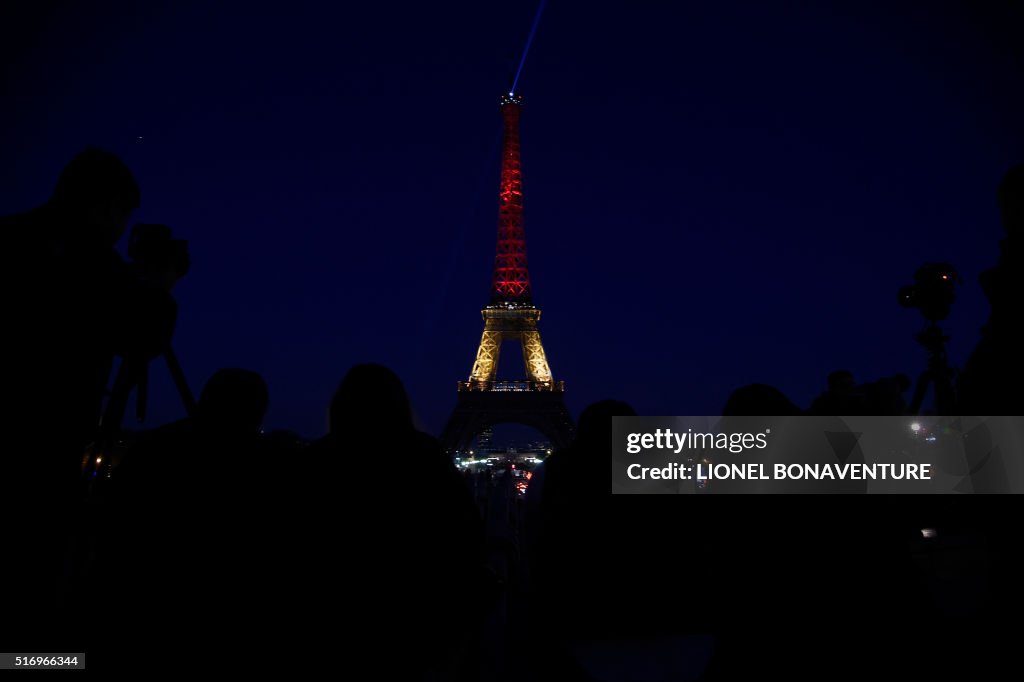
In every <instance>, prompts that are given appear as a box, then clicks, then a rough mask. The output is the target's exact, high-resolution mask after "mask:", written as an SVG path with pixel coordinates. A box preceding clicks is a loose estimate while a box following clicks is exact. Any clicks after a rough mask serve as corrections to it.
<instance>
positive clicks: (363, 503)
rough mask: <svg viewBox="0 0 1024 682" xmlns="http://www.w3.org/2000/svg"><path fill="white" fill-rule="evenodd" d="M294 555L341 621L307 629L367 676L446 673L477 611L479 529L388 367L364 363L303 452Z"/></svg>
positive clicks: (461, 486) (458, 480)
mask: <svg viewBox="0 0 1024 682" xmlns="http://www.w3.org/2000/svg"><path fill="white" fill-rule="evenodd" d="M303 462H304V464H303V466H302V468H301V469H300V470H299V471H298V478H297V480H296V489H295V495H296V501H297V503H298V509H299V510H301V512H300V518H301V519H302V523H303V524H304V525H305V528H300V529H299V531H300V532H302V533H304V534H303V536H302V537H303V542H302V545H301V546H300V547H299V548H298V549H297V554H298V555H299V556H301V557H303V558H302V561H303V564H302V565H303V566H304V567H305V566H309V567H310V568H311V569H312V570H311V571H310V572H309V573H308V574H306V573H305V568H303V572H304V579H305V580H306V586H307V587H308V589H309V590H310V592H309V593H308V598H309V599H310V600H320V601H322V602H323V603H324V604H325V608H327V609H329V610H330V611H332V612H335V613H337V614H338V616H339V618H340V619H341V621H342V623H343V624H344V628H345V629H347V631H348V632H349V633H354V634H349V635H343V634H342V627H341V626H340V625H339V627H337V628H328V629H327V630H321V623H322V622H321V621H319V620H317V621H316V622H309V623H307V624H306V625H307V626H308V629H307V630H305V631H304V632H305V633H307V634H308V635H309V636H310V637H312V638H313V639H314V641H318V642H323V643H325V644H329V645H330V646H331V647H333V650H335V651H343V652H345V656H346V660H347V661H348V665H353V664H354V663H353V662H358V664H359V665H365V666H367V668H366V669H367V670H369V671H372V673H373V674H371V677H380V678H381V679H384V678H389V679H390V678H391V677H395V676H397V677H395V679H398V678H399V677H401V678H403V679H418V678H419V677H421V676H423V675H426V674H427V673H432V674H440V673H442V672H450V671H451V669H452V666H453V665H455V663H454V661H456V660H457V659H458V657H459V656H458V654H459V652H460V651H464V649H465V647H466V645H467V642H469V640H470V638H471V633H472V630H473V627H474V619H475V618H476V617H477V616H478V614H479V605H478V603H477V602H478V601H479V599H480V590H479V589H478V588H477V585H478V584H479V579H480V576H481V573H482V568H483V555H482V526H481V521H480V518H479V514H478V511H477V508H476V505H475V503H474V501H473V499H472V495H471V494H470V492H469V489H468V487H467V486H466V484H465V482H464V480H463V479H462V477H461V476H460V475H459V473H458V471H457V470H456V468H455V466H454V464H453V463H452V462H451V460H450V459H449V458H448V457H447V455H445V454H444V452H443V451H442V449H441V446H440V443H438V441H437V440H436V439H434V438H432V437H431V436H428V435H426V434H424V433H421V432H419V431H417V430H416V429H415V428H414V426H413V419H412V412H411V409H410V405H409V399H408V396H407V395H406V392H405V388H404V387H403V386H402V383H401V381H400V380H399V378H398V377H397V376H396V375H395V374H394V372H392V371H391V370H389V369H388V368H386V367H383V366H381V365H371V364H367V365H356V366H355V367H353V368H352V369H351V370H350V371H349V372H348V374H347V375H346V376H345V378H344V379H343V380H342V382H341V384H340V386H339V387H338V390H337V392H336V393H335V396H334V399H333V400H332V402H331V409H330V432H329V434H328V435H327V436H326V437H325V438H323V439H322V440H321V441H319V442H317V443H315V444H313V445H312V446H310V447H309V448H308V449H307V450H306V451H305V453H304V456H303Z"/></svg>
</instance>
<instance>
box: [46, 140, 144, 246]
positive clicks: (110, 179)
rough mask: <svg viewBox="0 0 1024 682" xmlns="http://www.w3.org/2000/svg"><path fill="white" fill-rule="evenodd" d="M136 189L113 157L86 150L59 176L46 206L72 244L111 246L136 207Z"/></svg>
mask: <svg viewBox="0 0 1024 682" xmlns="http://www.w3.org/2000/svg"><path fill="white" fill-rule="evenodd" d="M139 199H140V193H139V186H138V184H137V183H136V182H135V178H134V176H133V175H132V172H131V171H130V170H128V167H127V166H126V165H124V162H122V161H121V159H119V158H118V157H117V156H115V155H114V154H111V153H109V152H105V151H102V150H100V149H96V148H95V147H89V148H87V149H85V150H84V151H82V152H80V153H79V154H77V155H76V156H75V158H73V159H71V161H70V162H69V163H68V165H67V166H65V167H64V170H63V171H62V172H61V174H60V178H58V180H57V186H56V187H55V188H54V190H53V196H52V197H51V198H50V202H49V206H50V207H51V208H52V209H54V210H56V211H57V212H58V213H59V214H60V215H61V217H62V226H63V227H66V228H67V229H68V230H70V231H69V232H68V233H67V234H66V237H67V238H68V239H70V240H72V241H74V242H83V243H93V244H98V245H103V246H112V245H113V244H114V243H115V242H117V240H118V239H120V238H121V235H122V234H124V232H125V230H126V229H127V228H128V219H129V218H130V217H131V213H132V211H134V210H135V209H136V208H138V207H139Z"/></svg>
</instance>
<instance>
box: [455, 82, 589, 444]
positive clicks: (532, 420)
mask: <svg viewBox="0 0 1024 682" xmlns="http://www.w3.org/2000/svg"><path fill="white" fill-rule="evenodd" d="M521 108H522V98H521V97H520V96H519V95H517V94H515V93H512V92H510V93H508V94H507V95H503V96H502V98H501V113H502V118H503V119H504V130H505V134H504V142H503V144H502V153H501V188H500V194H499V204H498V245H497V253H496V256H495V259H494V277H493V279H492V281H491V297H490V304H489V305H488V306H487V307H485V308H484V309H483V310H481V311H480V312H481V315H482V316H483V319H484V332H483V336H482V337H481V339H480V346H479V348H478V349H477V352H476V360H475V361H474V362H473V369H472V370H471V371H470V373H469V379H468V380H467V381H460V382H459V384H458V404H457V405H456V407H455V411H454V413H452V416H451V418H450V419H449V420H448V424H447V426H446V427H445V430H444V433H443V434H442V435H441V441H442V442H443V443H444V445H445V446H446V447H447V448H448V449H449V450H464V449H466V448H467V447H468V446H469V444H470V443H471V442H472V440H473V438H474V437H475V436H477V435H478V434H479V433H480V432H481V431H483V430H484V429H486V428H488V427H491V426H493V425H495V424H500V423H507V422H511V423H518V424H525V425H527V426H531V427H533V428H535V429H537V430H538V431H540V432H541V433H543V434H544V435H545V436H546V437H547V438H548V439H549V440H550V441H551V443H552V444H553V445H555V446H556V447H561V446H564V445H567V444H568V443H569V441H570V440H571V438H572V432H573V425H572V419H571V417H570V416H569V411H568V410H567V409H566V407H565V402H564V400H563V393H564V392H565V382H562V381H555V380H554V377H553V376H552V374H551V368H550V366H549V365H548V360H547V355H546V354H545V352H544V346H543V345H542V344H541V341H540V332H539V331H538V330H537V322H538V320H540V309H539V308H537V307H536V306H534V305H533V290H532V287H531V285H530V271H529V268H528V266H527V261H526V232H525V230H524V228H523V172H522V165H521V161H520V154H519V114H520V111H521ZM505 341H518V342H519V343H520V345H521V346H522V352H523V364H524V366H525V370H526V371H525V374H526V378H525V379H523V378H518V379H507V378H499V377H498V376H497V372H498V358H499V356H500V353H501V347H502V344H503V343H504V342H505Z"/></svg>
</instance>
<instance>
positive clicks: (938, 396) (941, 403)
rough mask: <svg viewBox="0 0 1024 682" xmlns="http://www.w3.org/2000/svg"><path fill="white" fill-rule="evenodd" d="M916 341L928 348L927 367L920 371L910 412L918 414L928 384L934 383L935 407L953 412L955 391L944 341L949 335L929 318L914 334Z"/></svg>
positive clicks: (946, 412)
mask: <svg viewBox="0 0 1024 682" xmlns="http://www.w3.org/2000/svg"><path fill="white" fill-rule="evenodd" d="M914 338H915V339H916V340H917V342H918V343H920V344H921V345H922V346H924V347H925V348H926V349H927V350H928V368H927V369H926V370H925V371H924V372H922V373H921V376H920V377H919V378H918V380H917V386H916V387H915V389H914V398H913V401H912V402H911V403H910V413H911V414H920V413H921V405H922V404H923V403H924V397H925V394H926V393H927V392H928V387H929V385H930V384H933V383H934V384H935V409H936V410H937V411H938V413H939V414H941V415H950V414H954V413H955V411H956V393H955V392H954V390H953V368H952V367H950V366H949V360H948V358H947V357H946V342H947V341H949V337H948V336H946V335H945V334H943V333H942V329H940V328H939V325H938V323H937V322H935V321H934V320H931V321H930V323H929V324H928V326H927V327H925V329H924V331H922V332H920V333H918V334H917V335H915V336H914Z"/></svg>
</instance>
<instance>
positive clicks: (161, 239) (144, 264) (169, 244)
mask: <svg viewBox="0 0 1024 682" xmlns="http://www.w3.org/2000/svg"><path fill="white" fill-rule="evenodd" d="M128 257H129V258H131V259H132V261H133V262H134V263H135V264H136V266H138V267H139V269H140V270H142V271H143V272H147V273H151V272H166V273H169V274H171V275H173V277H174V279H180V278H182V277H184V276H185V273H187V272H188V269H189V266H190V265H191V264H192V262H191V260H190V259H189V255H188V242H187V241H186V240H184V239H172V238H171V228H170V227H168V226H167V225H156V224H150V223H139V224H137V225H135V227H133V228H132V233H131V235H130V236H129V237H128Z"/></svg>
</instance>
